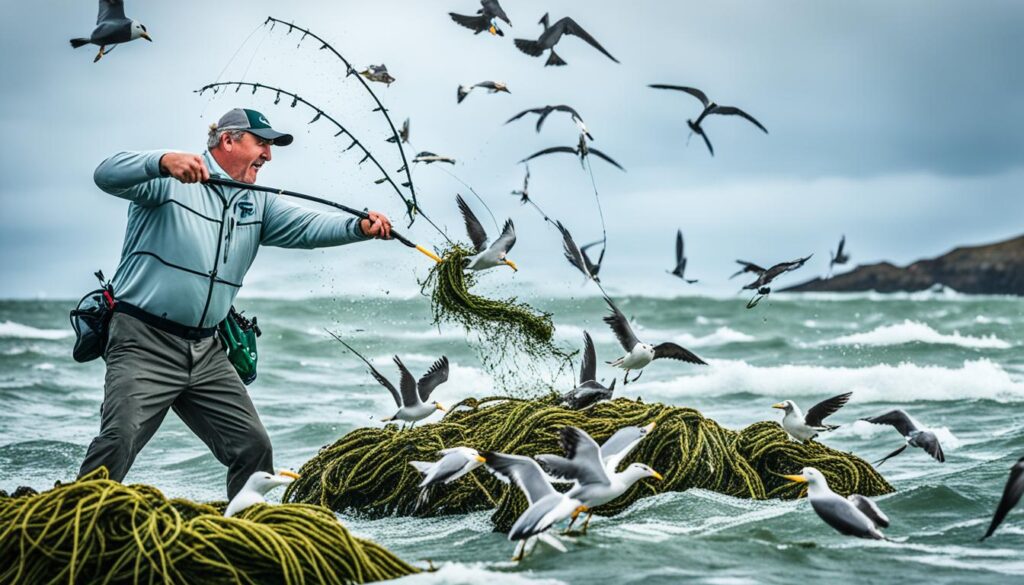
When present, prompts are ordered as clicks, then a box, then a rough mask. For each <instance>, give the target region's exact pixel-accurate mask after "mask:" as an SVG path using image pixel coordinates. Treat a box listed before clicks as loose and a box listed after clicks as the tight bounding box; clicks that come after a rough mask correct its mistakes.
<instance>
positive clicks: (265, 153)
mask: <svg viewBox="0 0 1024 585" xmlns="http://www.w3.org/2000/svg"><path fill="white" fill-rule="evenodd" d="M263 158H264V159H265V160H268V161H269V160H270V159H271V158H272V157H271V156H270V145H269V144H268V145H266V146H265V147H264V148H263Z"/></svg>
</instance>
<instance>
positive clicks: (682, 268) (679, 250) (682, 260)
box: [666, 230, 697, 284]
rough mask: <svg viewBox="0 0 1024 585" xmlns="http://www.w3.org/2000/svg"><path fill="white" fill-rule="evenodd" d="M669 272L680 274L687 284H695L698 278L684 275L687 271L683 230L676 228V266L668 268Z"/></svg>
mask: <svg viewBox="0 0 1024 585" xmlns="http://www.w3.org/2000/svg"><path fill="white" fill-rule="evenodd" d="M666 272H668V273H669V274H672V275H674V276H678V277H679V278H680V279H681V280H684V281H686V282H687V284H694V283H695V282H697V279H696V278H694V279H692V280H691V279H689V278H686V277H685V276H683V274H685V273H686V256H684V255H683V230H676V267H675V268H674V269H672V270H666Z"/></svg>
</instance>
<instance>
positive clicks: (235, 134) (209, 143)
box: [206, 124, 245, 150]
mask: <svg viewBox="0 0 1024 585" xmlns="http://www.w3.org/2000/svg"><path fill="white" fill-rule="evenodd" d="M224 134H227V135H228V136H230V137H231V139H232V140H241V139H242V135H243V134H245V130H237V129H235V130H230V129H229V130H218V129H217V125H216V124H210V133H209V135H208V137H207V139H206V148H207V149H210V150H213V149H214V148H217V146H218V145H220V137H221V136H223V135H224Z"/></svg>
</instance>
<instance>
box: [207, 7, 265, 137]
mask: <svg viewBox="0 0 1024 585" xmlns="http://www.w3.org/2000/svg"><path fill="white" fill-rule="evenodd" d="M266 24H267V23H265V22H264V23H262V24H257V25H256V26H254V27H253V29H252V31H251V32H249V35H248V36H246V37H245V40H243V41H242V42H241V43H240V44H239V45H238V48H237V49H235V52H234V53H233V54H232V55H231V58H230V59H228V62H227V63H225V64H224V68H223V69H221V70H220V73H218V74H217V77H216V78H215V79H214V83H217V82H219V81H220V80H221V78H222V77H224V72H225V71H227V70H228V67H231V64H232V63H234V62H235V58H236V57H238V53H240V52H241V51H242V48H243V47H245V45H246V44H248V42H249V39H251V38H252V35H254V34H256V31H258V30H259V29H260V27H266ZM260 44H261V45H262V42H261V43H260ZM256 50H257V51H259V47H256ZM253 56H255V53H253ZM249 64H250V65H251V64H252V61H250V62H249ZM246 72H248V69H246ZM242 77H243V78H244V77H245V76H244V75H243V76H242ZM212 101H213V96H210V99H208V100H207V101H206V105H205V106H203V111H202V112H200V113H199V117H200V118H202V117H203V116H204V115H205V114H206V108H208V107H209V105H210V102H212Z"/></svg>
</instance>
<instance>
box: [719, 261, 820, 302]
mask: <svg viewBox="0 0 1024 585" xmlns="http://www.w3.org/2000/svg"><path fill="white" fill-rule="evenodd" d="M811 256H814V254H811ZM811 256H807V257H804V258H800V259H798V260H793V261H791V262H779V263H778V264H776V265H775V266H772V267H771V268H769V269H768V270H765V269H763V268H761V267H760V266H758V265H756V264H752V263H750V262H744V261H743V260H737V261H736V262H738V263H740V264H742V265H743V269H742V270H740V271H739V272H737V273H736V274H733V275H732V276H736V275H738V274H743V273H744V272H754V273H756V274H757V280H755V281H754V282H751V283H750V284H748V285H746V286H744V287H743V289H742V290H756V291H757V293H755V294H754V296H753V297H751V298H750V300H749V301H747V308H748V309H753V308H754V307H756V306H757V304H758V303H760V302H761V299H763V298H764V297H766V296H768V294H769V293H770V292H772V289H771V287H769V286H768V285H769V284H771V282H772V281H773V280H775V279H776V278H778V277H779V276H781V275H783V274H785V273H787V272H789V271H791V270H796V269H797V268H800V267H801V266H803V265H804V264H805V263H806V262H807V261H808V260H810V259H811ZM732 276H730V277H729V278H732Z"/></svg>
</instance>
